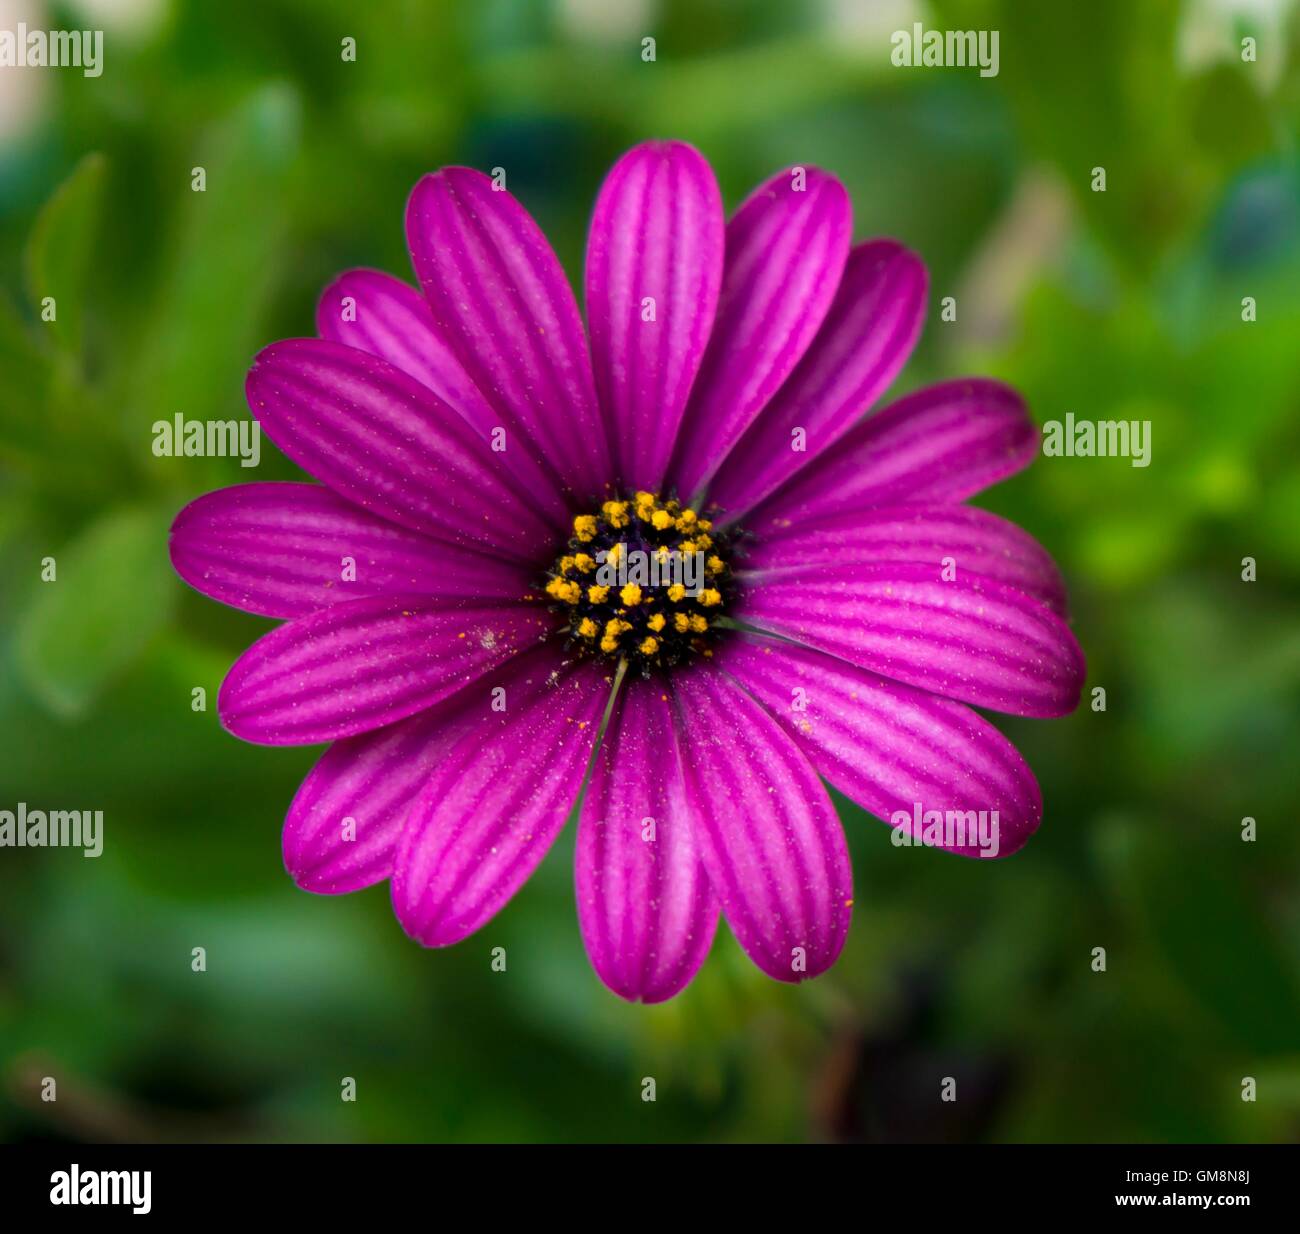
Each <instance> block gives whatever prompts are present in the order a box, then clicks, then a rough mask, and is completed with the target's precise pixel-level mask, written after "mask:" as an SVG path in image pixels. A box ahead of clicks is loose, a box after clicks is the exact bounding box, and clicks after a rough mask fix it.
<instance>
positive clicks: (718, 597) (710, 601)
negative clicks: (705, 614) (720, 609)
mask: <svg viewBox="0 0 1300 1234" xmlns="http://www.w3.org/2000/svg"><path fill="white" fill-rule="evenodd" d="M700 603H701V604H703V605H704V607H705V608H712V607H713V606H714V605H715V604H721V603H722V592H720V591H719V590H718V589H717V588H716V587H706V588H705V589H704V590H703V591H702V592H700Z"/></svg>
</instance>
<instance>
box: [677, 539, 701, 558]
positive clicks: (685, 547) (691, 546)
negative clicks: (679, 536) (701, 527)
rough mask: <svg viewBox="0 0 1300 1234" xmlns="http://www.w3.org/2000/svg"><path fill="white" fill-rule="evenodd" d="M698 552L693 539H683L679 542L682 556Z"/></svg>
mask: <svg viewBox="0 0 1300 1234" xmlns="http://www.w3.org/2000/svg"><path fill="white" fill-rule="evenodd" d="M696 552H699V547H698V546H697V545H696V543H695V541H694V540H683V541H682V544H681V553H682V556H683V557H689V556H690V555H691V554H692V553H696Z"/></svg>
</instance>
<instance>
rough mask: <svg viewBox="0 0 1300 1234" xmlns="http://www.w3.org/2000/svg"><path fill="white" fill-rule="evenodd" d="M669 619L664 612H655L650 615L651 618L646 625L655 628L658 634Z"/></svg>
mask: <svg viewBox="0 0 1300 1234" xmlns="http://www.w3.org/2000/svg"><path fill="white" fill-rule="evenodd" d="M667 621H668V619H667V618H666V617H665V616H664V615H663V614H662V613H654V614H652V615H651V616H650V618H649V620H648V621H647V622H646V625H647V626H648V627H649V628H650V629H651V630H653V631H654V632H655V633H656V634H658V633H659V631H660V630H662V629H663V628H664V626H665V625H666V624H667Z"/></svg>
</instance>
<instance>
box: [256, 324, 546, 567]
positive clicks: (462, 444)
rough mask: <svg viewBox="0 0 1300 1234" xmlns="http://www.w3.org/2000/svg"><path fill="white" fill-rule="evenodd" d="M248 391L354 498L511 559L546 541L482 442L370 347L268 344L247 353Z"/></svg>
mask: <svg viewBox="0 0 1300 1234" xmlns="http://www.w3.org/2000/svg"><path fill="white" fill-rule="evenodd" d="M247 394H248V405H249V407H250V408H252V411H253V415H254V416H256V417H257V420H258V421H259V423H260V424H261V426H262V428H263V429H264V430H265V431H266V434H267V436H269V437H270V438H271V440H272V441H274V442H275V444H276V445H277V446H279V447H280V449H281V450H283V451H284V452H285V454H287V455H288V456H289V457H290V458H291V459H293V461H294V462H295V463H297V464H298V465H299V466H300V467H302V468H304V469H305V470H306V471H308V472H310V473H311V474H312V475H314V476H315V477H316V478H317V479H318V480H321V481H323V482H324V483H325V484H328V485H329V486H330V488H332V489H333V490H334V491H335V492H336V493H339V494H340V495H341V496H343V497H346V498H347V499H348V500H349V501H351V502H352V503H353V504H355V505H359V506H362V507H364V508H365V509H367V510H369V511H370V512H372V513H374V514H378V515H380V516H381V517H383V518H386V519H389V520H390V521H392V522H395V523H399V524H401V525H402V526H404V527H409V528H412V529H413V530H415V531H421V532H424V533H425V534H426V535H429V536H431V537H433V538H434V539H436V540H443V541H448V542H450V543H453V544H460V545H462V546H464V547H466V548H477V549H481V550H484V551H487V552H492V553H495V554H496V555H499V556H506V557H511V558H514V559H518V560H524V561H535V560H536V559H538V558H539V557H540V558H541V559H544V558H545V555H546V554H547V553H548V551H549V550H550V549H551V548H552V547H553V546H554V542H555V535H554V532H553V531H550V530H548V528H547V527H546V525H545V524H544V523H543V522H542V521H541V520H539V519H538V518H537V516H536V514H535V512H533V511H532V510H531V509H530V507H529V506H528V504H526V503H525V502H524V501H522V500H521V499H520V496H519V487H518V485H517V484H516V483H512V481H511V478H510V476H509V473H508V472H506V470H505V469H504V468H503V467H502V466H501V464H500V462H499V455H495V454H494V453H493V451H492V448H491V444H490V442H489V441H488V440H486V439H482V438H480V437H478V436H477V435H476V434H475V431H474V430H473V429H471V428H470V426H469V425H467V424H466V423H465V421H464V420H462V419H461V418H460V417H459V416H458V415H456V413H455V412H453V411H452V410H451V409H450V408H449V407H447V405H446V404H445V403H443V402H441V401H440V400H439V399H438V398H437V396H436V395H434V394H433V393H432V391H430V390H429V389H427V388H426V387H425V386H422V385H421V384H420V383H419V382H418V381H416V380H415V378H413V377H410V376H408V375H407V374H406V373H403V372H402V371H401V370H400V369H397V368H394V367H393V366H392V365H391V364H389V363H388V362H387V361H385V360H381V359H379V358H378V357H377V356H370V355H367V354H366V353H365V352H361V351H357V350H356V349H355V348H353V347H345V346H343V345H342V344H340V343H331V342H327V341H326V340H324V339H287V340H285V341H284V342H281V343H273V344H272V345H271V346H270V347H267V348H266V349H265V350H264V351H262V352H261V353H260V354H259V355H258V357H257V359H256V360H255V361H254V362H253V367H252V369H251V370H250V372H249V374H248V382H247Z"/></svg>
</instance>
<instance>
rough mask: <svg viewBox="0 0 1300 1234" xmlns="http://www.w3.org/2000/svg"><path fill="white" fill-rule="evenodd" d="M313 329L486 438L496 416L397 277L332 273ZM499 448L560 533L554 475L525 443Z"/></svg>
mask: <svg viewBox="0 0 1300 1234" xmlns="http://www.w3.org/2000/svg"><path fill="white" fill-rule="evenodd" d="M348 318H351V320H348ZM316 329H317V332H318V333H319V334H320V336H321V338H323V339H329V340H331V341H333V342H336V343H344V344H346V345H347V346H349V347H355V348H357V349H358V350H360V351H364V352H368V353H369V354H370V355H372V356H378V357H379V358H380V359H381V360H387V361H388V363H389V364H391V365H393V366H394V367H395V368H399V369H401V370H402V372H404V373H409V374H410V375H411V376H412V377H414V378H415V379H416V381H418V382H420V384H421V385H423V386H426V387H427V388H428V389H429V390H431V391H433V393H434V395H435V396H436V397H437V398H438V399H440V400H441V401H442V402H443V403H445V404H446V405H447V406H448V407H450V408H452V409H453V410H454V411H456V412H457V413H458V414H459V415H460V417H461V419H463V420H464V421H465V422H466V423H467V424H469V425H470V427H471V428H473V429H474V430H475V435H476V436H477V437H478V438H479V439H480V440H486V441H489V442H490V441H491V440H492V432H493V430H494V429H496V428H497V427H498V426H499V425H500V423H501V418H500V417H499V416H498V415H497V414H496V412H494V411H493V410H492V407H491V405H490V404H489V403H488V401H487V399H485V398H484V397H483V394H482V392H481V391H480V390H479V388H478V387H477V386H476V385H475V384H474V381H473V379H472V378H471V377H470V375H469V374H468V373H467V372H466V371H465V368H464V366H463V365H462V364H461V362H460V361H459V360H458V359H457V358H456V357H455V355H454V354H453V353H452V350H451V348H450V347H448V346H447V344H446V343H445V342H444V341H443V339H442V336H441V335H440V334H439V333H438V331H437V330H436V329H435V328H434V325H433V314H432V313H431V312H430V311H429V305H428V302H427V301H426V300H425V298H424V297H423V296H422V295H421V294H420V293H419V292H418V291H416V290H415V289H414V288H413V287H408V286H407V285H406V284H405V283H403V282H402V281H401V279H395V278H393V276H392V275H391V274H384V273H383V272H382V271H379V270H349V271H348V272H347V273H346V274H343V275H340V276H339V278H337V279H336V280H335V281H334V282H333V283H331V284H330V285H329V286H328V287H327V288H326V289H325V291H324V292H323V293H322V295H321V298H320V302H319V303H318V304H317V306H316ZM512 444H513V446H514V448H513V449H511V448H509V447H510V446H511V445H512ZM506 446H507V448H506V449H504V450H500V451H498V452H496V453H495V455H494V461H496V462H499V463H500V465H501V466H502V467H503V468H504V469H505V470H507V471H509V472H510V474H511V475H512V476H514V477H515V479H517V480H518V482H519V484H520V485H522V489H523V492H524V494H526V495H527V496H528V497H530V498H532V499H534V500H535V504H536V505H537V507H538V509H539V511H541V512H542V513H543V514H544V515H545V516H546V518H547V519H548V520H549V521H550V522H551V524H552V525H553V526H554V527H555V528H557V529H559V530H563V531H565V533H566V537H567V530H568V518H567V512H566V507H565V504H564V499H563V497H562V496H561V494H560V489H559V486H558V484H556V482H555V480H554V478H553V477H552V476H551V475H550V473H549V472H548V470H547V468H546V467H545V466H544V465H543V464H542V462H541V461H540V460H538V459H537V458H536V457H534V454H533V453H532V451H531V450H530V449H529V448H528V446H527V443H526V442H523V441H517V442H514V443H511V442H509V440H508V439H507V441H506Z"/></svg>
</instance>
